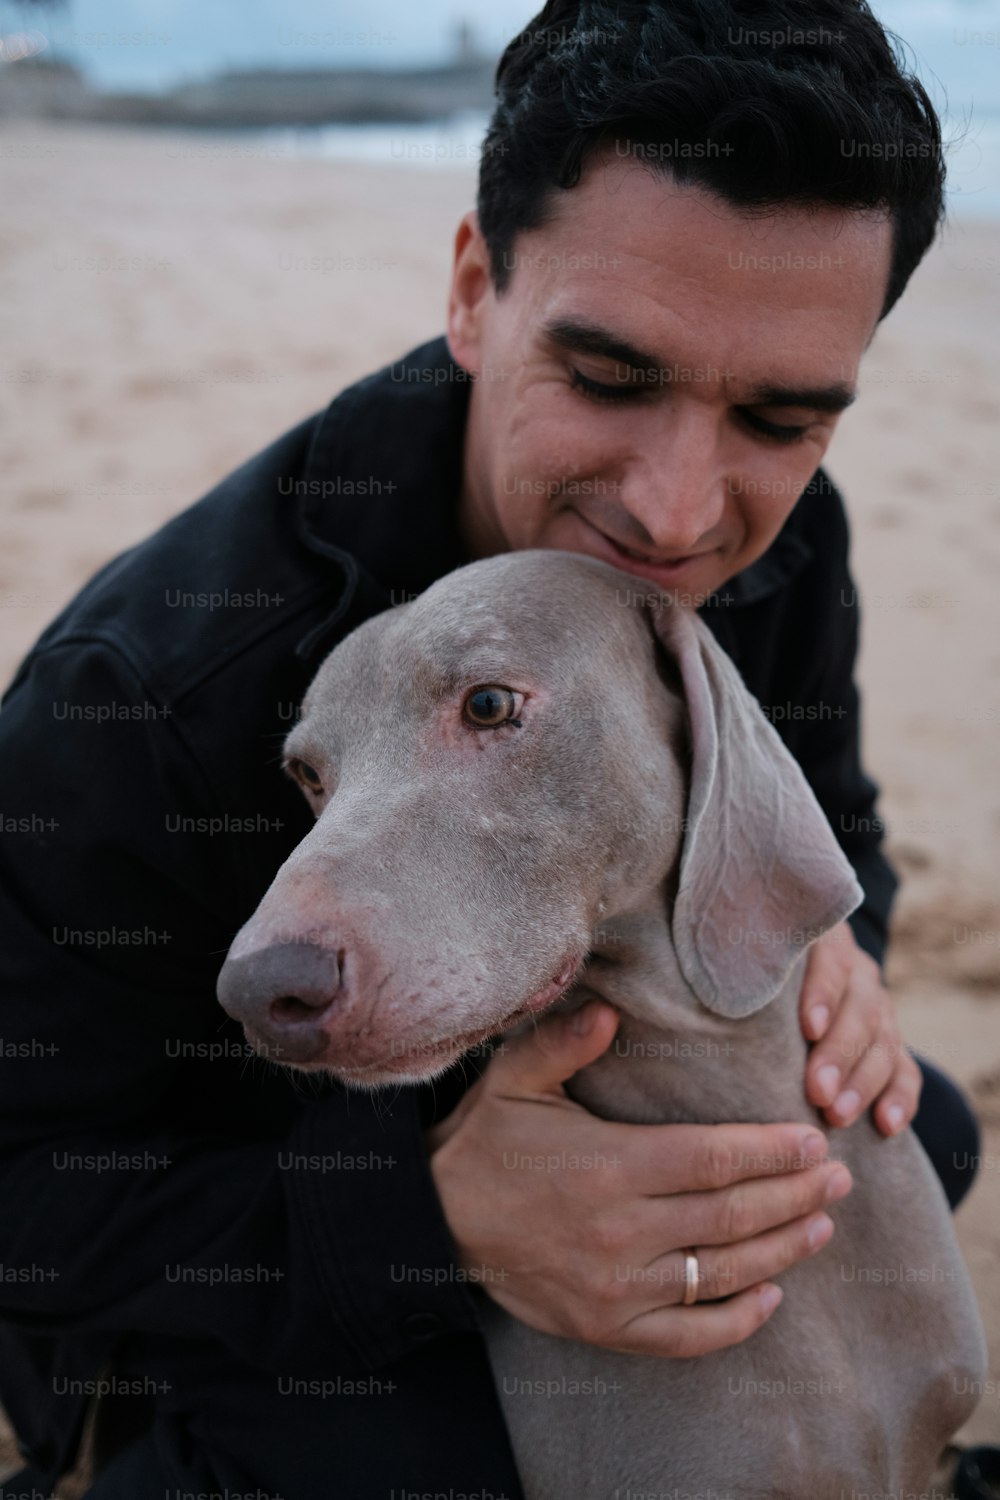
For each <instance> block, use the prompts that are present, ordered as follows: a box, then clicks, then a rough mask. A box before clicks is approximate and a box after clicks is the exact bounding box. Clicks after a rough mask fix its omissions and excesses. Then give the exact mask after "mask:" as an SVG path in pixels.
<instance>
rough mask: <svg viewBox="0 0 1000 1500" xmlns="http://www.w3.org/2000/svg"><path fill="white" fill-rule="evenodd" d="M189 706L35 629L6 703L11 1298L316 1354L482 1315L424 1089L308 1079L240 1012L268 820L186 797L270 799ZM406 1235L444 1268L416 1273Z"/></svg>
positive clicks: (346, 1365)
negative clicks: (230, 965) (435, 1162)
mask: <svg viewBox="0 0 1000 1500" xmlns="http://www.w3.org/2000/svg"><path fill="white" fill-rule="evenodd" d="M190 729H191V726H190V724H189V723H188V724H185V721H184V715H183V713H182V712H174V711H170V710H168V709H167V707H166V706H165V705H164V704H163V703H162V702H160V701H157V699H156V697H155V696H154V695H153V694H152V693H151V692H150V691H149V689H148V687H147V685H146V683H145V682H143V681H142V680H141V678H140V677H139V676H138V675H137V672H136V670H135V667H134V665H133V664H132V663H131V662H130V661H129V660H128V659H127V657H126V655H125V654H123V653H122V652H120V651H119V650H117V649H115V648H114V647H113V646H111V645H109V644H107V643H106V642H104V641H93V640H88V639H72V640H69V641H66V643H65V644H56V645H53V646H49V647H48V648H47V649H41V650H36V652H35V653H34V655H33V657H32V658H31V660H30V664H29V665H28V666H27V667H26V668H25V669H22V672H21V673H20V674H19V677H18V679H17V681H16V684H15V686H14V688H13V689H12V691H11V692H10V693H9V694H8V697H7V699H6V701H5V704H4V707H3V711H2V713H0V778H2V783H3V786H4V789H5V806H4V819H5V827H6V828H7V829H8V835H7V837H6V839H5V841H4V847H3V855H2V870H0V874H2V881H0V884H2V903H3V919H2V920H3V930H4V934H5V942H4V945H3V950H2V960H0V962H2V982H0V1018H2V1019H0V1037H2V1044H0V1072H2V1083H0V1199H2V1201H3V1205H4V1212H3V1214H2V1215H0V1263H2V1264H3V1266H4V1268H5V1273H4V1277H3V1280H2V1282H0V1317H2V1318H3V1319H5V1320H7V1321H8V1322H10V1323H11V1324H14V1325H17V1326H19V1327H21V1328H22V1329H24V1330H26V1331H30V1332H32V1333H34V1334H42V1335H52V1336H59V1335H62V1334H69V1333H81V1334H95V1333H96V1334H101V1333H106V1334H115V1333H116V1332H118V1331H129V1332H135V1333H151V1334H163V1335H169V1336H179V1337H184V1336H187V1335H190V1336H191V1337H195V1338H199V1339H205V1338H206V1337H209V1338H216V1339H218V1340H219V1341H221V1343H222V1344H223V1345H225V1346H227V1347H228V1348H230V1349H231V1350H233V1351H235V1352H236V1353H237V1354H238V1355H239V1356H242V1357H244V1358H246V1359H247V1360H248V1361H251V1362H253V1363H254V1364H257V1365H260V1366H263V1367H265V1368H268V1367H270V1368H276V1369H279V1370H292V1371H294V1372H296V1373H300V1372H301V1373H303V1374H310V1373H317V1372H323V1371H329V1369H330V1368H331V1367H336V1368H338V1369H341V1370H344V1371H350V1370H352V1369H359V1370H360V1369H372V1368H377V1367H379V1366H381V1365H383V1364H385V1363H387V1362H390V1361H392V1360H394V1359H396V1358H398V1357H400V1356H402V1355H404V1354H406V1353H409V1352H411V1350H412V1347H413V1342H412V1338H411V1337H410V1335H409V1334H408V1333H407V1328H406V1324H407V1319H409V1318H412V1316H413V1315H414V1314H424V1315H425V1314H434V1315H435V1316H436V1317H437V1319H438V1320H439V1324H440V1326H441V1327H442V1328H444V1329H448V1330H451V1331H462V1330H467V1329H472V1328H475V1326H476V1323H475V1317H474V1311H473V1305H472V1301H471V1298H470V1297H469V1293H468V1291H467V1289H466V1288H465V1287H464V1286H463V1285H462V1284H461V1283H460V1282H456V1280H455V1278H454V1277H453V1276H452V1275H450V1274H449V1268H450V1267H451V1265H452V1256H453V1249H452V1244H451V1240H450V1238H449V1235H448V1230H447V1226H446V1224H445V1221H444V1218H443V1216H442V1213H441V1209H440V1206H439V1203H438V1199H437V1196H436V1193H435V1190H434V1186H433V1182H432V1179H431V1176H430V1173H429V1171H428V1168H427V1163H426V1159H425V1157H424V1155H423V1151H422V1148H421V1138H420V1122H419V1119H418V1113H417V1105H416V1098H415V1093H414V1091H411V1090H402V1091H400V1092H399V1093H398V1094H397V1095H396V1096H395V1097H394V1098H393V1099H384V1100H382V1101H381V1102H380V1103H379V1105H378V1108H377V1109H376V1108H375V1107H374V1102H373V1101H372V1100H371V1099H370V1098H368V1097H366V1096H364V1095H357V1094H356V1095H353V1096H352V1097H351V1098H350V1099H348V1097H347V1096H346V1094H345V1093H344V1091H343V1090H342V1089H340V1088H339V1087H336V1088H335V1087H330V1088H328V1089H327V1090H326V1091H325V1092H324V1091H321V1090H318V1089H317V1088H316V1087H314V1086H313V1087H310V1088H308V1089H302V1088H301V1086H300V1087H299V1088H297V1087H296V1084H295V1081H294V1079H293V1078H291V1077H290V1076H289V1075H287V1074H285V1073H284V1070H279V1069H275V1068H273V1067H270V1066H269V1065H267V1064H266V1063H262V1062H260V1061H259V1060H256V1059H254V1058H252V1057H251V1056H250V1053H249V1049H247V1048H246V1047H245V1045H244V1043H243V1040H242V1037H241V1036H240V1033H239V1029H238V1028H237V1027H236V1026H235V1025H234V1024H233V1023H231V1022H229V1021H228V1020H227V1018H226V1017H225V1016H224V1015H223V1013H222V1011H221V1010H220V1008H219V1006H218V1004H217V1002H216V997H215V976H216V972H217V970H218V966H219V964H220V962H221V959H222V956H223V955H224V953H225V950H226V947H227V946H228V943H229V941H230V939H231V937H232V934H233V932H234V931H235V929H236V927H237V926H238V925H239V923H240V921H241V920H242V918H243V917H244V916H245V914H246V910H248V909H250V908H251V907H252V901H251V903H250V907H248V906H247V905H246V902H247V899H248V898H247V894H246V892H245V891H243V889H242V887H241V883H240V875H241V871H240V865H241V861H242V862H243V863H244V864H245V863H246V853H247V840H250V841H251V842H252V841H253V839H254V838H255V836H257V837H259V834H258V835H255V834H254V832H250V833H240V832H239V831H237V832H232V831H229V829H228V827H227V831H226V832H225V833H224V835H223V836H218V837H211V836H206V834H205V833H204V832H201V833H200V834H199V833H198V832H195V833H194V834H190V833H185V832H184V831H183V827H184V826H185V825H184V824H183V823H180V822H179V819H180V817H181V815H183V818H184V819H191V820H194V821H193V822H189V823H188V824H187V825H186V826H188V827H194V828H196V829H202V830H205V829H212V828H215V827H218V826H225V820H226V819H227V817H228V818H229V819H230V825H229V827H231V826H232V815H234V814H239V815H247V814H250V813H253V814H254V818H257V815H258V814H259V813H260V812H261V809H260V808H259V807H258V808H253V809H251V808H250V807H248V806H246V805H245V798H244V797H241V794H240V790H239V781H238V771H237V769H236V767H235V765H234V767H233V777H234V780H233V797H234V802H233V804H232V805H230V806H228V807H227V806H226V805H225V803H224V802H221V801H220V799H219V797H218V796H217V795H216V794H215V793H214V792H213V788H212V787H211V785H210V783H209V780H208V778H207V777H206V775H205V774H204V772H203V768H202V766H200V765H199V762H198V757H197V755H196V754H195V752H194V750H193V748H192V745H191V743H190ZM271 758H272V759H273V756H272V757H271ZM273 771H274V779H275V782H276V784H277V785H279V786H280V784H281V783H282V778H281V776H280V772H279V771H278V769H277V767H276V766H275V767H274V768H273ZM294 795H295V794H294V793H293V792H292V790H291V789H290V788H289V797H290V798H291V797H294ZM284 810H285V803H284V802H281V801H280V800H278V801H276V805H275V807H273V808H268V809H267V810H266V817H267V818H268V819H269V820H270V819H272V817H273V818H275V819H277V815H278V814H280V813H283V812H284ZM220 819H222V820H223V824H222V825H220V823H219V820H220ZM210 820H215V821H214V822H212V821H210ZM278 820H279V821H280V819H278ZM249 821H251V824H253V819H251V820H249ZM254 854H255V857H256V851H254ZM262 1075H263V1076H262ZM402 1261H405V1262H406V1263H407V1264H409V1265H420V1266H422V1267H426V1268H427V1271H428V1274H427V1277H426V1279H424V1280H422V1281H421V1282H420V1283H419V1284H413V1283H412V1282H411V1283H409V1284H404V1285H397V1284H396V1283H395V1282H394V1280H393V1278H392V1276H391V1275H390V1266H391V1265H392V1264H395V1263H399V1262H402ZM435 1268H440V1269H441V1270H442V1273H443V1274H442V1275H440V1276H434V1275H433V1274H432V1272H433V1271H434V1269H435ZM411 1327H412V1324H411Z"/></svg>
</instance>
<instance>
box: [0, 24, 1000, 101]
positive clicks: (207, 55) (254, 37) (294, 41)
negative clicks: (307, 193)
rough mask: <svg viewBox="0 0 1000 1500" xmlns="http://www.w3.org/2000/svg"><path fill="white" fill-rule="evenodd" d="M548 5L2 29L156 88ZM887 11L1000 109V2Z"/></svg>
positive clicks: (124, 82) (488, 43) (117, 77)
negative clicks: (36, 35)
mask: <svg viewBox="0 0 1000 1500" xmlns="http://www.w3.org/2000/svg"><path fill="white" fill-rule="evenodd" d="M539 8H540V6H539V5H536V4H532V3H531V0H528V3H524V0H489V4H488V6H483V5H482V0H479V3H477V4H472V3H470V0H419V3H414V0H355V3H353V4H347V3H344V0H207V3H206V0H68V3H67V4H65V6H64V7H63V8H61V9H59V10H55V11H49V10H47V9H41V10H40V9H39V7H37V6H33V5H30V4H24V3H20V4H19V3H17V0H0V32H11V31H22V30H24V29H26V28H33V29H35V30H36V31H38V32H41V33H42V35H44V36H46V37H47V38H48V40H49V41H50V42H52V43H55V44H56V46H57V49H58V50H59V51H61V52H62V53H64V54H70V55H72V56H73V57H74V59H75V60H77V61H78V62H79V63H80V64H81V65H82V66H83V67H84V68H85V70H86V72H87V73H88V74H89V75H90V76H91V78H92V79H93V81H94V82H95V83H97V84H99V85H101V86H103V87H106V88H153V89H155V88H163V87H168V86H169V85H170V84H172V83H174V82H177V81H179V80H181V79H187V78H194V77H203V76H205V75H206V74H208V73H210V72H214V71H216V70H218V69H221V68H226V67H235V66H254V65H264V66H271V67H273V66H281V67H309V66H329V65H339V66H351V65H357V66H375V67H386V68H393V67H404V66H412V65H414V64H421V63H433V62H438V61H440V60H442V59H443V58H445V57H446V56H447V55H448V53H449V51H450V48H451V46H452V45H453V38H454V33H455V27H456V25H457V23H458V22H459V21H461V20H463V19H469V20H470V21H472V23H473V28H474V32H475V35H476V37H477V39H478V41H479V43H480V46H481V47H482V49H483V50H484V51H487V52H491V53H497V52H499V51H500V50H501V48H502V47H503V45H504V43H505V42H506V41H507V40H508V38H509V37H510V36H511V35H512V34H513V33H515V32H516V31H518V30H519V29H520V28H522V27H523V26H525V25H527V23H528V22H529V21H530V20H531V19H532V18H533V16H534V15H535V14H536V13H537V11H538V9H539ZM484 11H485V12H486V14H485V15H484ZM875 11H876V14H877V15H879V17H880V18H881V19H882V20H883V21H884V22H885V23H886V25H888V26H890V27H892V28H893V29H894V30H897V31H898V32H900V34H901V35H903V36H904V38H906V39H907V40H908V41H909V42H911V43H912V45H913V47H914V49H915V52H916V54H917V58H918V63H919V64H921V65H922V66H921V71H922V72H926V73H933V74H936V76H937V77H938V78H939V79H940V82H941V84H942V86H943V87H945V88H946V89H947V90H948V96H949V98H951V99H952V100H953V102H956V96H957V95H959V94H960V95H961V96H962V99H963V100H965V101H967V102H969V103H971V104H972V105H973V106H974V107H975V108H977V109H979V110H984V111H985V110H992V111H996V112H1000V9H998V7H997V4H996V0H875ZM977 34H978V36H977ZM984 34H985V35H987V36H989V35H992V38H993V40H992V42H989V41H984V40H983V39H982V38H983V35H984Z"/></svg>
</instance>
